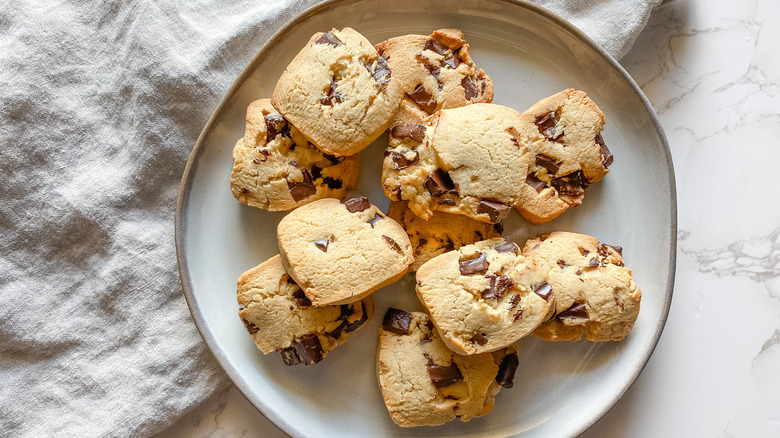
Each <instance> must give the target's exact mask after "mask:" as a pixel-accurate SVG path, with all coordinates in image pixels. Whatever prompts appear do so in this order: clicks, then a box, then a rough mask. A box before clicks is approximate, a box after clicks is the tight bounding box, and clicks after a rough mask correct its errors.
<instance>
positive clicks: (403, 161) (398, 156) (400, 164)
mask: <svg viewBox="0 0 780 438" xmlns="http://www.w3.org/2000/svg"><path fill="white" fill-rule="evenodd" d="M411 152H412V153H413V154H414V158H412V159H411V160H409V159H408V158H406V155H405V154H402V153H400V152H396V151H393V152H391V153H390V158H391V159H392V160H393V163H395V165H396V166H397V167H396V168H397V169H398V170H401V169H406V168H407V167H409V166H412V165H415V164H417V163H419V162H420V154H419V153H417V151H411Z"/></svg>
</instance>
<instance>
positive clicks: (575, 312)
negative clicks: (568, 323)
mask: <svg viewBox="0 0 780 438" xmlns="http://www.w3.org/2000/svg"><path fill="white" fill-rule="evenodd" d="M567 318H585V319H588V309H587V308H586V307H585V303H574V304H572V305H571V307H569V308H568V309H566V310H564V311H563V312H561V313H559V314H558V319H567Z"/></svg>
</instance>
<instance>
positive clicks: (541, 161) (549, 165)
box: [536, 154, 559, 175]
mask: <svg viewBox="0 0 780 438" xmlns="http://www.w3.org/2000/svg"><path fill="white" fill-rule="evenodd" d="M536 165H537V166H541V167H544V168H545V169H547V172H549V173H550V174H552V175H555V173H556V172H558V168H559V166H558V163H557V162H556V161H555V158H553V157H548V156H547V155H544V154H536Z"/></svg>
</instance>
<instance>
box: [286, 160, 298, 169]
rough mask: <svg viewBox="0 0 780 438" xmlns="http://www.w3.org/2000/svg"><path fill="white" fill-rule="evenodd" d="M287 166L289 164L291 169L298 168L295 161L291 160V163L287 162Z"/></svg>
mask: <svg viewBox="0 0 780 438" xmlns="http://www.w3.org/2000/svg"><path fill="white" fill-rule="evenodd" d="M287 164H289V165H290V166H292V167H295V168H296V169H297V168H298V162H297V161H295V160H292V161H290V162H289V163H287Z"/></svg>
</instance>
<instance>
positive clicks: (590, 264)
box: [588, 257, 599, 268]
mask: <svg viewBox="0 0 780 438" xmlns="http://www.w3.org/2000/svg"><path fill="white" fill-rule="evenodd" d="M598 265H599V259H597V258H596V257H593V258H592V259H590V261H589V262H588V267H589V268H595V267H596V266H598Z"/></svg>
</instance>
